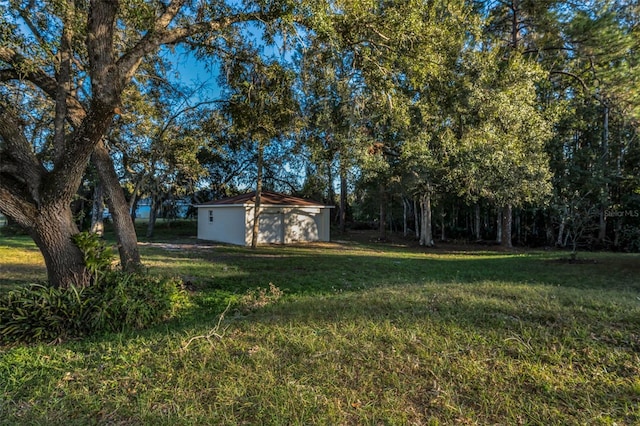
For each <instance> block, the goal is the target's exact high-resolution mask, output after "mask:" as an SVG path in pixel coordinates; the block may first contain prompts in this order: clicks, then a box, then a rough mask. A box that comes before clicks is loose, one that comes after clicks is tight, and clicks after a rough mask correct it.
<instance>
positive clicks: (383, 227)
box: [378, 183, 387, 241]
mask: <svg viewBox="0 0 640 426" xmlns="http://www.w3.org/2000/svg"><path fill="white" fill-rule="evenodd" d="M379 191H380V200H379V201H380V223H379V226H378V239H379V240H380V241H386V240H387V192H386V188H385V185H384V183H381V184H380V188H379Z"/></svg>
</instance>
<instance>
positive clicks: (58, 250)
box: [28, 202, 90, 288]
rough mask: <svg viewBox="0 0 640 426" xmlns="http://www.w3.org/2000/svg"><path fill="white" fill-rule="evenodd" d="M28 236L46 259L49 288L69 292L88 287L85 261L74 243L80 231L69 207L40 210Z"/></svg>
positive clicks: (58, 206) (62, 204) (88, 280)
mask: <svg viewBox="0 0 640 426" xmlns="http://www.w3.org/2000/svg"><path fill="white" fill-rule="evenodd" d="M28 232H29V235H30V236H31V238H33V241H35V243H36V245H37V246H38V248H39V249H40V251H41V252H42V256H43V257H44V263H45V265H46V267H47V275H48V279H49V285H51V286H52V287H59V288H67V287H69V286H70V285H71V284H74V285H76V286H81V287H84V286H86V285H88V284H89V282H90V276H89V274H88V272H87V270H86V268H85V263H84V257H83V255H82V252H81V251H80V249H79V248H78V246H77V245H76V244H75V243H74V242H73V240H72V237H73V235H75V234H77V233H78V227H77V226H76V224H75V222H74V221H73V215H72V213H71V206H70V205H69V204H67V203H62V202H61V203H58V204H55V205H52V206H46V207H41V209H40V210H39V211H38V213H37V215H36V217H35V218H34V222H33V226H32V227H31V228H29V229H28Z"/></svg>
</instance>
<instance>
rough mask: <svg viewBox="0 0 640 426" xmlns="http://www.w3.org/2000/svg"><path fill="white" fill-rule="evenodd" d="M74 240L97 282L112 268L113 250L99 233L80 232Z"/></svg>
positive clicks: (88, 269)
mask: <svg viewBox="0 0 640 426" xmlns="http://www.w3.org/2000/svg"><path fill="white" fill-rule="evenodd" d="M73 242H74V243H76V245H77V246H78V248H79V249H80V251H81V252H82V255H83V256H84V263H85V266H86V267H87V271H88V272H89V273H90V274H91V276H92V277H93V280H94V281H96V282H97V281H98V280H99V278H100V277H101V276H102V275H104V274H105V273H107V272H108V271H109V270H110V269H111V265H112V263H113V260H114V254H113V250H111V247H108V246H107V245H106V244H105V242H104V240H101V239H100V236H98V234H94V233H91V232H80V233H79V234H76V235H74V236H73Z"/></svg>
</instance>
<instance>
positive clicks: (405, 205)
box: [402, 197, 409, 238]
mask: <svg viewBox="0 0 640 426" xmlns="http://www.w3.org/2000/svg"><path fill="white" fill-rule="evenodd" d="M408 222H409V200H407V199H406V198H405V197H402V236H403V237H405V238H406V236H407V235H408V234H409V223H408Z"/></svg>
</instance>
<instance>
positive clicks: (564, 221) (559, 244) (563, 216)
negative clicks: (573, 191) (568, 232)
mask: <svg viewBox="0 0 640 426" xmlns="http://www.w3.org/2000/svg"><path fill="white" fill-rule="evenodd" d="M567 214H568V213H567V208H566V207H563V209H562V213H561V217H560V226H559V227H558V238H557V239H556V247H564V241H563V236H564V228H565V226H567Z"/></svg>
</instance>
